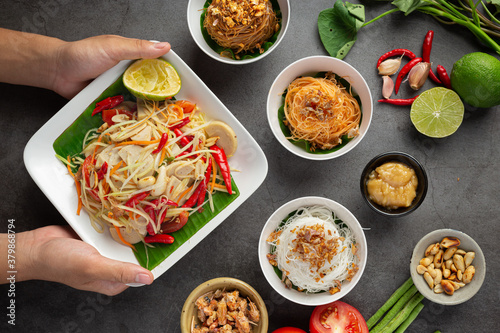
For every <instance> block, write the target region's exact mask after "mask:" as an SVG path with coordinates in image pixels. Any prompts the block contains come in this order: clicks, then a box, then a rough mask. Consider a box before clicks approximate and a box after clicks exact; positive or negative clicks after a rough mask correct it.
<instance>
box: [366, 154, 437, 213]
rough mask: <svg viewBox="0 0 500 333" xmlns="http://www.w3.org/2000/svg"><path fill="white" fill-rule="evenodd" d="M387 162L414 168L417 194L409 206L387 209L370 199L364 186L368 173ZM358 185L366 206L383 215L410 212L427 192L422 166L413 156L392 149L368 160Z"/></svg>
mask: <svg viewBox="0 0 500 333" xmlns="http://www.w3.org/2000/svg"><path fill="white" fill-rule="evenodd" d="M387 162H401V163H404V164H406V165H408V166H409V167H411V168H412V169H413V170H415V173H416V175H417V178H418V186H417V196H416V197H415V199H413V201H412V203H411V205H410V206H409V207H401V208H398V209H388V208H385V207H383V206H380V205H378V204H376V203H374V202H373V201H371V200H370V195H369V194H368V189H367V187H366V183H367V181H368V179H369V176H370V173H371V172H372V171H373V170H375V169H376V168H377V167H379V166H381V165H382V164H384V163H387ZM360 185H361V194H362V195H363V198H364V199H365V201H366V203H367V204H368V206H370V208H371V209H373V210H374V211H376V212H377V213H379V214H382V215H384V216H388V217H400V216H404V215H407V214H410V213H411V212H413V211H414V210H415V209H417V208H418V206H420V204H421V203H422V202H423V201H424V198H425V195H426V194H427V186H428V180H427V174H426V173H425V170H424V168H423V167H422V165H421V164H420V163H419V162H418V161H417V160H416V159H415V158H414V157H413V156H411V155H408V154H406V153H402V152H395V151H393V152H388V153H383V154H380V155H378V156H376V157H375V158H373V159H372V160H371V161H370V162H368V164H367V165H366V167H365V168H364V169H363V172H362V173H361V182H360Z"/></svg>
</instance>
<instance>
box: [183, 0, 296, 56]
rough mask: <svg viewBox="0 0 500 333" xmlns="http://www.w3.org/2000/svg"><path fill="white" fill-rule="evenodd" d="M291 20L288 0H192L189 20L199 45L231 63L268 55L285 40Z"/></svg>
mask: <svg viewBox="0 0 500 333" xmlns="http://www.w3.org/2000/svg"><path fill="white" fill-rule="evenodd" d="M289 20H290V2H289V0H257V1H235V0H228V1H219V0H208V1H206V0H189V3H188V7H187V23H188V27H189V32H190V33H191V36H192V37H193V39H194V41H195V43H196V44H197V45H198V47H199V48H200V49H201V50H202V51H203V52H205V53H206V54H207V55H208V56H210V57H211V58H213V59H215V60H217V61H220V62H223V63H226V64H230V65H244V64H249V63H252V62H255V61H258V60H260V59H263V58H264V57H265V56H267V55H269V54H270V53H271V52H272V51H273V50H274V49H276V48H277V47H278V44H279V43H280V42H281V40H283V37H284V36H285V33H286V30H287V29H288V25H289Z"/></svg>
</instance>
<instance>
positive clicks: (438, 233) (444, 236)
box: [410, 229, 486, 305]
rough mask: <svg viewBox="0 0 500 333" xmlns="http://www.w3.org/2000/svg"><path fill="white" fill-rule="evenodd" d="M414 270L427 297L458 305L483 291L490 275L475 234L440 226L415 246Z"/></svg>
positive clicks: (418, 286)
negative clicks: (474, 236)
mask: <svg viewBox="0 0 500 333" xmlns="http://www.w3.org/2000/svg"><path fill="white" fill-rule="evenodd" d="M410 274H411V277H412V279H413V283H414V284H415V286H416V287H417V289H418V291H419V292H420V293H421V294H422V295H424V296H425V298H427V299H428V300H430V301H432V302H434V303H438V304H442V305H456V304H460V303H463V302H465V301H467V300H469V299H470V298H471V297H473V296H474V295H475V294H476V293H477V292H478V291H479V289H480V288H481V286H482V284H483V281H484V278H485V275H486V261H485V259H484V255H483V251H482V250H481V248H480V247H479V245H478V244H477V243H476V242H475V241H474V239H472V237H470V236H469V235H467V234H465V233H463V232H461V231H458V230H454V229H439V230H435V231H432V232H431V233H429V234H427V235H425V236H424V237H423V238H422V239H421V240H420V241H419V242H418V243H417V245H416V246H415V249H414V250H413V255H412V258H411V262H410Z"/></svg>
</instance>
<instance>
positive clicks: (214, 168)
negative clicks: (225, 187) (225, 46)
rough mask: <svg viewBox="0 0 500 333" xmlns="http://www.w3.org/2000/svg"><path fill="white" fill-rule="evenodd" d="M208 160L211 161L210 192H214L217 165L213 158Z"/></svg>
mask: <svg viewBox="0 0 500 333" xmlns="http://www.w3.org/2000/svg"><path fill="white" fill-rule="evenodd" d="M210 160H211V161H212V184H211V189H210V193H214V187H215V178H216V177H217V166H216V165H215V160H214V159H213V158H210Z"/></svg>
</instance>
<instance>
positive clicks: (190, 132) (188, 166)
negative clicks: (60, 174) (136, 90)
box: [67, 95, 237, 250]
mask: <svg viewBox="0 0 500 333" xmlns="http://www.w3.org/2000/svg"><path fill="white" fill-rule="evenodd" d="M98 114H101V115H102V119H103V121H104V123H103V124H102V126H100V127H99V128H94V129H91V130H90V131H88V132H87V134H86V136H85V138H84V140H83V147H82V153H81V154H80V155H78V156H74V157H69V156H68V157H67V165H68V170H69V172H70V174H71V175H72V176H73V178H74V180H75V184H76V189H77V191H78V199H79V202H78V211H77V214H78V215H79V214H80V211H81V209H82V208H83V209H84V210H85V211H86V212H87V213H88V215H89V216H90V221H91V224H92V226H93V227H94V229H95V230H96V231H97V232H99V233H102V232H104V231H105V230H106V229H109V231H110V233H111V236H112V237H113V238H114V239H115V240H116V241H117V242H119V243H121V244H124V245H127V246H129V247H131V248H132V249H134V250H135V247H134V245H133V244H136V243H139V242H143V243H144V244H145V245H147V246H154V245H152V244H151V243H164V244H172V243H173V242H174V237H173V236H172V235H170V234H171V233H173V232H175V231H177V230H179V229H181V228H182V227H183V226H184V225H185V224H186V223H187V222H188V218H189V216H190V214H193V213H195V212H202V211H203V210H204V209H211V210H212V211H213V210H214V203H213V201H212V196H213V195H214V193H216V192H226V193H227V194H228V195H231V194H233V189H232V185H231V174H230V167H229V164H228V161H227V157H228V156H231V155H233V154H234V152H235V150H236V148H237V140H236V135H235V133H234V131H233V129H232V128H231V127H230V126H228V125H227V124H226V123H224V122H221V121H216V120H215V121H209V120H207V119H206V117H205V115H204V114H203V113H202V112H200V110H199V108H198V107H197V106H196V105H195V104H194V103H192V102H190V101H186V100H178V101H174V100H165V101H160V102H158V101H149V100H142V99H137V100H136V101H124V97H123V96H121V95H118V96H113V97H108V98H106V99H104V100H102V101H100V102H98V103H97V104H96V108H95V109H94V111H93V113H92V116H96V115H97V116H99V115H98ZM71 165H73V166H75V167H78V171H77V172H76V173H73V172H71V168H70V166H71Z"/></svg>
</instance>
